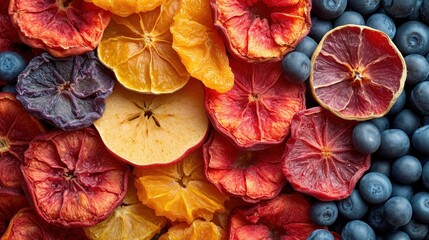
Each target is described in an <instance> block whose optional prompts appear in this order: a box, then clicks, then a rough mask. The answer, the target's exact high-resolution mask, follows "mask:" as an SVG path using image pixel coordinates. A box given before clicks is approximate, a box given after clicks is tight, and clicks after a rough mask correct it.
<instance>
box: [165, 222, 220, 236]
mask: <svg viewBox="0 0 429 240" xmlns="http://www.w3.org/2000/svg"><path fill="white" fill-rule="evenodd" d="M225 237H226V236H225V231H224V230H223V229H222V228H220V227H219V226H217V225H216V224H214V223H212V222H207V221H203V220H200V219H197V220H195V221H193V222H192V224H191V225H188V224H186V223H179V224H177V225H174V226H173V227H171V228H169V229H168V232H167V233H164V234H163V235H162V236H161V237H160V238H159V240H179V239H189V240H197V239H204V240H221V239H225Z"/></svg>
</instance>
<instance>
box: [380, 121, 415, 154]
mask: <svg viewBox="0 0 429 240" xmlns="http://www.w3.org/2000/svg"><path fill="white" fill-rule="evenodd" d="M380 136H381V141H380V147H379V148H378V150H377V152H376V153H377V154H378V155H379V156H381V157H386V158H398V157H401V156H403V155H405V154H406V153H407V152H408V150H409V149H410V139H409V138H408V135H407V134H406V133H405V132H404V131H402V130H400V129H393V128H392V129H387V130H384V131H382V132H381V133H380Z"/></svg>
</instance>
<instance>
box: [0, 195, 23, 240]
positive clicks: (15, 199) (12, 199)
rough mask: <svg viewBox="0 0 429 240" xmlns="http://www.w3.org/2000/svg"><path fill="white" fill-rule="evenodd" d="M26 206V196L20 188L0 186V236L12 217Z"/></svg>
mask: <svg viewBox="0 0 429 240" xmlns="http://www.w3.org/2000/svg"><path fill="white" fill-rule="evenodd" d="M28 206H29V204H28V201H27V197H26V196H25V195H24V193H23V192H22V191H21V190H18V189H14V188H0V236H1V235H3V233H4V232H5V231H6V229H7V226H8V225H9V222H10V220H11V219H12V217H13V216H14V215H15V214H16V213H17V212H18V211H19V210H20V209H22V208H25V207H28Z"/></svg>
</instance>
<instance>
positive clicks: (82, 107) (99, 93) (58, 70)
mask: <svg viewBox="0 0 429 240" xmlns="http://www.w3.org/2000/svg"><path fill="white" fill-rule="evenodd" d="M114 83H115V79H114V77H113V75H112V73H111V72H110V70H108V69H107V68H105V67H104V66H103V65H102V64H101V63H100V62H99V61H98V58H97V57H96V55H95V53H94V52H88V53H85V54H82V55H76V56H71V57H67V58H56V57H53V56H51V55H49V54H48V53H42V54H41V55H40V56H38V57H35V58H33V59H32V60H31V61H30V63H29V65H28V66H27V68H26V69H25V70H24V71H23V72H22V73H21V74H20V75H19V77H18V82H17V85H16V89H17V92H18V94H17V99H18V100H19V101H20V102H21V103H22V105H23V106H24V108H25V109H26V110H27V111H29V112H30V113H32V114H34V115H35V116H36V117H37V118H39V119H42V120H45V121H47V122H49V123H51V124H53V125H55V126H56V127H59V128H61V129H63V130H66V131H70V130H76V129H81V128H85V127H88V126H90V125H91V124H92V123H93V122H94V121H95V120H97V119H99V118H100V117H101V115H102V114H103V112H104V109H105V100H106V98H107V96H109V95H110V93H112V90H113V86H114Z"/></svg>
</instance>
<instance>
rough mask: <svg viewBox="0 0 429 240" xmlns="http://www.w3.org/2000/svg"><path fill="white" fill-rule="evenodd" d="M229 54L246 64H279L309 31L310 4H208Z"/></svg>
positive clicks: (217, 0) (268, 0) (305, 0)
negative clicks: (246, 62)
mask: <svg viewBox="0 0 429 240" xmlns="http://www.w3.org/2000/svg"><path fill="white" fill-rule="evenodd" d="M210 4H211V6H212V9H213V13H214V14H213V16H214V21H215V22H214V24H215V26H216V27H217V28H218V30H219V31H220V32H221V33H222V34H223V36H224V39H225V40H226V41H225V42H226V45H227V47H228V48H229V50H230V52H231V53H232V54H233V55H234V56H235V57H236V58H239V59H242V60H246V61H249V62H259V61H268V60H269V61H280V60H281V58H282V57H283V56H284V55H285V54H286V53H288V52H290V51H292V50H293V49H294V48H295V46H296V45H297V44H298V43H299V42H300V41H301V39H302V38H304V37H305V36H306V35H307V34H308V33H309V31H310V28H311V19H310V10H311V1H309V0H292V1H273V0H250V1H245V0H210Z"/></svg>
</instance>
